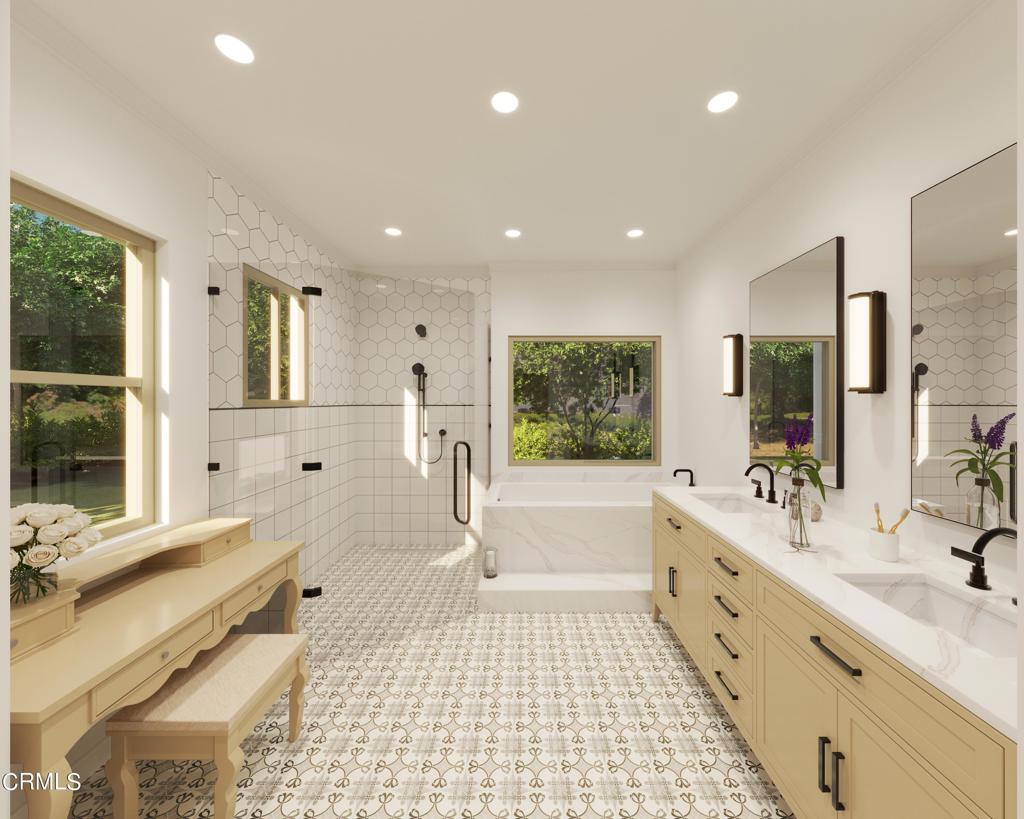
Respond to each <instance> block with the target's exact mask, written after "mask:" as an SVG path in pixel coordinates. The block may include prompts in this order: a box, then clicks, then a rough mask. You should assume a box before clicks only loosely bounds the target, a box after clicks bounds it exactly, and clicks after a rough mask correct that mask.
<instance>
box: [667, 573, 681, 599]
mask: <svg viewBox="0 0 1024 819" xmlns="http://www.w3.org/2000/svg"><path fill="white" fill-rule="evenodd" d="M668 593H669V594H671V595H672V596H673V597H678V596H679V595H677V594H676V567H675V566H669V567H668Z"/></svg>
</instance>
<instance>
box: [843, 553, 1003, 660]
mask: <svg viewBox="0 0 1024 819" xmlns="http://www.w3.org/2000/svg"><path fill="white" fill-rule="evenodd" d="M836 577H838V578H839V579H840V580H843V581H845V582H846V583H849V584H850V585H851V586H854V587H855V588H857V589H860V590H861V591H862V592H865V593H866V594H870V595H871V596H872V597H874V598H876V599H877V600H881V601H882V602H883V603H885V604H886V605H887V606H889V607H890V608H893V609H895V610H896V611H898V612H900V613H901V614H904V615H906V616H907V617H910V618H912V619H914V620H917V621H918V622H919V623H924V624H926V625H929V626H934V627H935V628H939V629H942V630H943V631H945V632H947V633H948V634H950V635H952V636H953V637H956V638H957V639H959V640H962V641H963V642H965V643H967V644H968V645H970V646H973V647H974V648H976V649H978V650H979V651H984V652H985V653H986V654H989V655H991V656H993V657H1016V656H1017V622H1016V618H1015V616H1014V614H1013V613H1012V612H1009V611H1004V610H1003V609H1002V608H1001V607H999V606H997V605H996V604H995V603H993V602H992V601H991V600H986V599H984V598H982V597H978V596H975V595H972V594H969V593H968V592H967V591H966V590H961V589H958V588H956V587H955V586H952V585H949V584H948V583H943V582H942V581H941V580H936V579H935V578H933V577H929V576H928V575H926V574H917V573H915V574H837V575H836Z"/></svg>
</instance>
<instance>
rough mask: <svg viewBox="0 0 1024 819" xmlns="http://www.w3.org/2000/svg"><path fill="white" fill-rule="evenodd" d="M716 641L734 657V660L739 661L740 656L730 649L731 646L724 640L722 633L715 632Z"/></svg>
mask: <svg viewBox="0 0 1024 819" xmlns="http://www.w3.org/2000/svg"><path fill="white" fill-rule="evenodd" d="M715 639H716V640H718V644H719V645H720V646H721V647H722V648H724V649H725V653H726V654H728V655H729V656H730V657H732V658H733V659H734V660H738V659H739V658H740V655H739V654H737V653H736V652H735V651H733V650H732V649H731V648H729V644H728V643H727V642H725V640H723V639H722V633H721V632H720V631H716V632H715Z"/></svg>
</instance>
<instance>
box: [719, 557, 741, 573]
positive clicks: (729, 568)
mask: <svg viewBox="0 0 1024 819" xmlns="http://www.w3.org/2000/svg"><path fill="white" fill-rule="evenodd" d="M715 563H717V564H718V568H719V569H721V570H722V571H723V572H725V573H726V574H728V575H730V576H732V577H739V576H740V573H739V572H738V571H736V570H735V569H734V568H733V567H732V566H730V565H729V564H728V563H726V562H725V561H724V560H722V558H720V557H716V558H715Z"/></svg>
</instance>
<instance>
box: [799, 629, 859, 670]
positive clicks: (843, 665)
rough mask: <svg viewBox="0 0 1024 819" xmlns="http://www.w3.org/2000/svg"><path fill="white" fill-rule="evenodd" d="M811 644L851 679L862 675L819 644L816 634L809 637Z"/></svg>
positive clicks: (822, 644) (854, 667) (819, 639)
mask: <svg viewBox="0 0 1024 819" xmlns="http://www.w3.org/2000/svg"><path fill="white" fill-rule="evenodd" d="M811 642H812V643H814V645H816V646H817V647H818V650H819V651H821V653H822V654H824V655H825V656H826V657H828V658H829V659H830V660H831V661H832V662H834V663H835V664H836V665H837V666H839V667H840V668H841V669H843V671H845V672H846V673H847V674H849V675H850V676H851V677H859V676H861V675H862V674H863V673H864V672H863V671H862V670H861V669H859V668H857V667H856V666H852V665H850V664H849V663H848V662H846V660H844V659H843V658H842V657H840V656H839V655H838V654H836V653H835V652H834V651H833V650H832V649H831V648H829V647H828V646H827V645H825V644H824V643H823V642H821V637H819V636H818V635H817V634H813V635H811Z"/></svg>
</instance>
